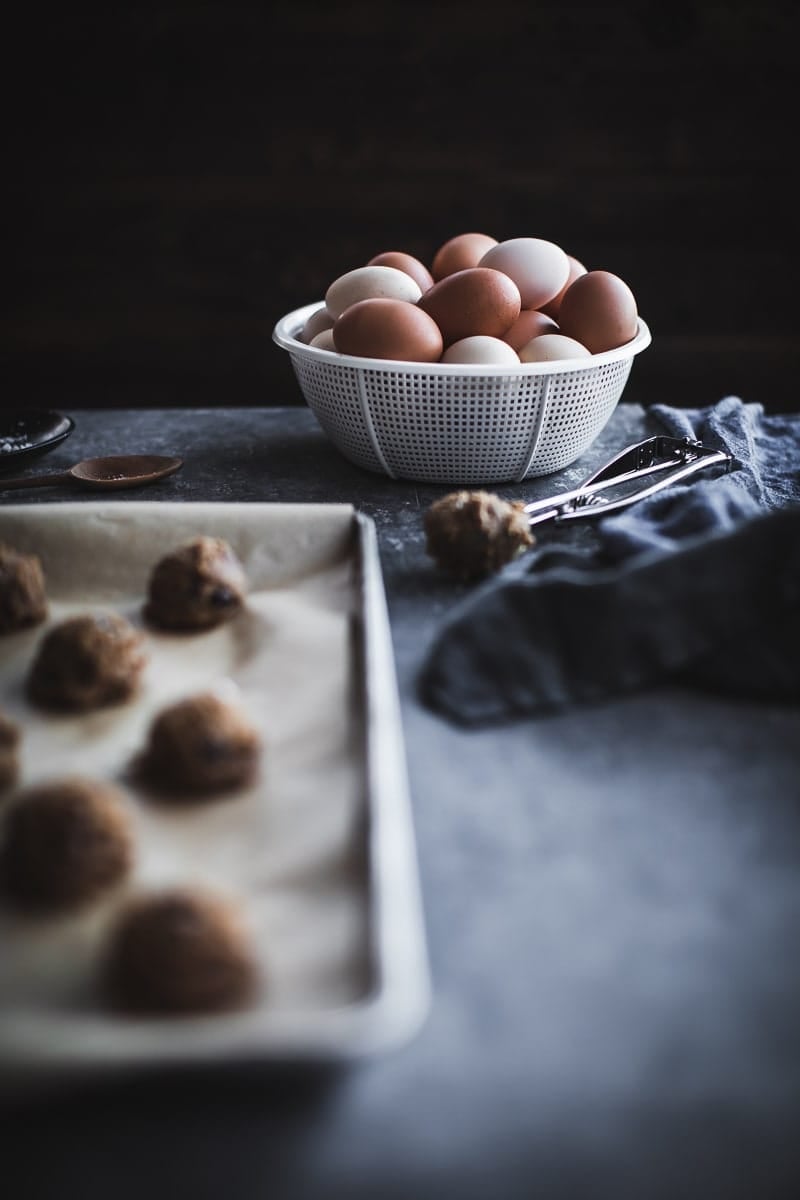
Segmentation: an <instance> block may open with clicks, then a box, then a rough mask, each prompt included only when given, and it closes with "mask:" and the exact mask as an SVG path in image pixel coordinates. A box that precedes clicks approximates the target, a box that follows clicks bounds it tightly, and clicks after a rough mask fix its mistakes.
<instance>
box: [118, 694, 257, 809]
mask: <svg viewBox="0 0 800 1200" xmlns="http://www.w3.org/2000/svg"><path fill="white" fill-rule="evenodd" d="M260 754H261V739H260V738H259V735H258V733H257V731H256V730H255V729H254V728H253V726H252V725H251V724H250V722H249V721H248V720H247V718H246V717H245V715H244V713H242V712H241V711H240V710H239V709H238V708H235V707H234V706H233V705H231V704H227V703H225V702H224V701H223V700H220V699H219V698H218V697H217V696H215V695H213V693H210V692H209V693H203V694H202V695H199V696H191V697H189V699H187V700H180V701H178V703H176V704H172V705H170V706H169V707H168V708H165V709H163V710H162V711H161V712H160V713H158V715H157V716H156V717H155V719H154V720H153V723H152V725H151V727H150V735H149V740H148V745H147V748H146V750H145V753H144V758H143V763H142V766H143V768H144V772H145V774H146V776H147V778H148V779H149V780H150V782H152V783H153V784H155V785H156V786H157V787H158V788H159V790H163V789H164V788H166V789H169V790H172V791H175V792H178V793H181V792H199V793H202V794H208V793H212V792H225V791H230V790H232V789H234V788H239V787H243V786H245V785H246V784H248V783H250V782H251V781H252V780H253V779H254V778H255V775H256V772H257V770H258V763H259V757H260Z"/></svg>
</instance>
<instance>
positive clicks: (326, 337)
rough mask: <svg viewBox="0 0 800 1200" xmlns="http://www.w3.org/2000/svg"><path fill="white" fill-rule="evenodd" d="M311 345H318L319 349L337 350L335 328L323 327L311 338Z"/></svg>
mask: <svg viewBox="0 0 800 1200" xmlns="http://www.w3.org/2000/svg"><path fill="white" fill-rule="evenodd" d="M309 345H311V346H316V348H317V350H335V349H336V344H335V342H334V340H333V330H332V329H321V330H320V331H319V333H317V334H315V336H314V337H313V338H312V339H311V341H310V343H309Z"/></svg>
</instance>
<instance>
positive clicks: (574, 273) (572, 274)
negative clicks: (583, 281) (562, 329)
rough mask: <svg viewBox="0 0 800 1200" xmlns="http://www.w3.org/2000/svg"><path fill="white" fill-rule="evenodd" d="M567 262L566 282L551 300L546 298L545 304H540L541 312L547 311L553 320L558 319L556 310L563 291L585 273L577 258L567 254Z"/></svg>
mask: <svg viewBox="0 0 800 1200" xmlns="http://www.w3.org/2000/svg"><path fill="white" fill-rule="evenodd" d="M567 262H568V263H569V275H568V276H567V282H566V283H565V284H564V286H563V287H562V289H561V291H560V292H559V293H558V295H556V296H553V299H552V300H548V302H547V304H543V305H542V312H543V313H547V315H548V317H552V318H553V320H554V321H557V320H558V310H559V309H560V308H561V301H562V300H563V299H564V293H565V292H566V290H567V288H568V287H569V285H570V284H571V283H574V282H575V280H576V279H577V278H578V276H579V275H585V274H586V267H585V266H584V265H583V263H582V262H579V261H578V259H577V258H573V257H572V255H571V254H568V255H567Z"/></svg>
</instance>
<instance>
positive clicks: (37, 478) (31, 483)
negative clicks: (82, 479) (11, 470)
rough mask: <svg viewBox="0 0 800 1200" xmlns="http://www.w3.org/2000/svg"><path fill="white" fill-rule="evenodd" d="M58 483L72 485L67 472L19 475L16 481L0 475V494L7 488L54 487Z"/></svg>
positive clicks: (70, 477)
mask: <svg viewBox="0 0 800 1200" xmlns="http://www.w3.org/2000/svg"><path fill="white" fill-rule="evenodd" d="M58 483H72V476H71V475H70V473H69V471H54V472H52V473H51V474H50V475H20V476H18V477H17V478H16V479H4V478H3V476H2V475H0V492H2V491H5V490H6V489H7V488H26V487H54V486H55V485H56V484H58Z"/></svg>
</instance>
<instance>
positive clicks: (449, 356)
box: [441, 334, 519, 367]
mask: <svg viewBox="0 0 800 1200" xmlns="http://www.w3.org/2000/svg"><path fill="white" fill-rule="evenodd" d="M441 361H442V362H443V363H498V364H503V363H507V364H509V365H510V366H517V367H518V366H519V355H518V354H517V352H516V350H512V349H511V347H510V346H509V344H508V342H504V341H502V340H501V339H500V338H496V337H485V336H482V335H481V334H476V335H475V336H474V337H466V338H461V340H460V341H458V342H453V344H452V345H451V346H448V347H447V349H446V350H445V352H444V354H443V355H442V358H441Z"/></svg>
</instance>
